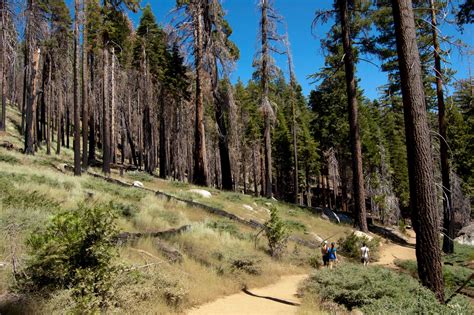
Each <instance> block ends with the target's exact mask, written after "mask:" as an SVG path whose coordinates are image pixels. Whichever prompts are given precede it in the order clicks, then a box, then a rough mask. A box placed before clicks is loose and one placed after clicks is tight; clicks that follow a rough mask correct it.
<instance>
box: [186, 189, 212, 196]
mask: <svg viewBox="0 0 474 315" xmlns="http://www.w3.org/2000/svg"><path fill="white" fill-rule="evenodd" d="M189 192H190V193H193V194H196V195H199V196H201V197H203V198H211V197H212V194H211V193H210V192H208V191H207V190H204V189H190V190H189Z"/></svg>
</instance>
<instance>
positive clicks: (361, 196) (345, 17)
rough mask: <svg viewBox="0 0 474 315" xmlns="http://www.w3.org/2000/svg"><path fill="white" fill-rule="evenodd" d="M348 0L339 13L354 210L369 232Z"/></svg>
mask: <svg viewBox="0 0 474 315" xmlns="http://www.w3.org/2000/svg"><path fill="white" fill-rule="evenodd" d="M347 2H348V0H338V7H339V14H340V19H341V26H342V43H343V46H344V56H345V58H344V66H345V73H346V86H347V100H348V107H349V108H348V110H349V127H350V138H351V149H352V172H353V176H352V178H353V185H354V187H353V190H354V202H355V204H354V210H355V219H356V225H357V227H358V228H359V229H360V230H361V231H363V232H367V231H368V228H367V218H366V210H365V190H364V177H363V176H364V174H363V171H362V146H361V143H360V135H359V121H358V110H357V90H356V79H355V74H354V54H353V51H352V42H351V34H350V24H349V23H350V21H349V12H348V11H349V10H348V3H347Z"/></svg>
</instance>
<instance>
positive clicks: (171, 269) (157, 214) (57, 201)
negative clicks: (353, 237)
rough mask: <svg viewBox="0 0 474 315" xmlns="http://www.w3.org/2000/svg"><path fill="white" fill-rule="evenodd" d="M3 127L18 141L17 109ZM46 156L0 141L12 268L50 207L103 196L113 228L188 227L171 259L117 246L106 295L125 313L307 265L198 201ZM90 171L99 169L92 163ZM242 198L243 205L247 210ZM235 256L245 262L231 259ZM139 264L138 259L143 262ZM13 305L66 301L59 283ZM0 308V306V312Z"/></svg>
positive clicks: (7, 276)
mask: <svg viewBox="0 0 474 315" xmlns="http://www.w3.org/2000/svg"><path fill="white" fill-rule="evenodd" d="M8 114H9V117H8V118H9V121H8V129H7V132H6V134H5V135H3V136H2V139H4V140H6V141H9V142H11V143H13V144H14V145H15V146H16V147H20V148H21V147H22V146H23V143H22V142H23V141H22V138H21V137H20V136H19V134H18V130H17V127H15V125H19V122H20V116H19V113H18V112H17V111H14V110H9V112H8ZM52 148H53V154H52V155H50V156H48V155H47V154H46V150H45V148H44V147H43V148H41V149H40V150H39V151H38V152H37V153H36V154H35V156H25V155H23V154H21V153H20V152H18V151H13V150H12V151H7V150H6V149H4V148H0V188H1V189H0V232H1V237H0V261H6V262H10V261H11V259H12V257H13V256H12V255H14V257H15V258H16V259H17V262H18V263H19V267H21V266H22V264H23V261H24V259H26V258H27V257H26V248H25V240H26V238H27V237H28V235H30V233H33V232H34V231H35V230H36V229H41V228H44V227H45V226H46V225H47V223H48V222H49V219H50V218H51V216H52V215H54V214H55V213H57V212H59V211H74V209H76V208H77V205H78V204H79V203H89V202H95V203H104V204H109V205H110V206H111V207H112V208H113V209H114V210H115V211H117V213H118V219H117V221H118V226H119V228H120V230H122V231H131V232H133V231H140V232H146V231H156V230H163V229H169V228H173V227H178V226H182V225H185V224H190V225H192V229H191V230H190V231H189V232H187V233H183V234H181V235H176V236H173V237H171V238H169V239H168V240H167V242H168V243H169V244H170V245H171V246H174V247H175V248H177V249H178V250H180V251H181V252H182V253H183V255H184V260H183V262H182V263H181V264H171V263H169V262H168V261H167V260H166V259H165V257H163V255H162V253H161V252H160V251H159V250H158V249H157V248H156V247H155V246H154V245H153V241H152V240H150V239H143V240H140V241H139V242H137V243H135V244H133V245H128V246H124V247H122V248H120V251H119V254H120V255H119V257H118V258H117V261H116V264H117V265H118V266H122V267H121V269H122V270H127V271H126V272H121V273H119V274H118V275H117V278H116V281H115V283H114V289H113V294H112V296H111V297H110V301H111V305H110V311H111V312H113V313H120V314H122V313H125V314H136V313H143V314H150V313H152V314H170V313H182V312H183V311H184V310H185V309H188V308H190V307H192V306H196V305H199V304H202V303H205V302H209V301H211V300H214V299H216V298H217V297H220V296H225V295H228V294H231V293H235V292H238V291H239V290H240V289H241V288H242V287H243V286H248V287H259V286H264V285H267V284H270V283H272V282H275V281H276V280H277V279H278V278H279V277H280V276H282V275H288V274H297V273H303V272H307V271H308V269H309V266H308V262H309V258H310V257H311V256H312V255H314V250H310V249H308V248H304V247H301V246H296V245H295V244H294V243H290V244H289V246H288V254H287V255H286V256H285V257H284V258H283V259H282V260H280V261H275V260H273V259H271V258H270V256H269V255H268V254H267V246H266V242H265V241H264V240H263V239H260V241H258V242H257V246H256V247H255V246H254V238H253V236H254V235H255V233H256V232H257V231H255V230H253V229H251V228H250V227H248V226H244V225H242V224H239V223H236V222H232V221H228V220H226V219H223V218H221V217H218V216H216V215H213V214H210V213H208V212H207V211H205V210H203V209H200V208H190V207H187V206H186V205H185V204H183V203H181V202H177V201H168V200H166V199H163V198H160V197H157V196H156V195H155V194H153V193H152V192H148V191H144V190H140V189H137V188H132V187H122V186H119V185H115V184H111V183H107V182H105V181H103V180H102V179H98V178H94V177H91V176H88V175H86V174H83V176H81V177H73V176H72V174H70V173H63V172H61V171H59V170H58V168H57V167H58V165H60V164H63V163H69V164H70V163H71V160H72V156H73V152H72V150H70V149H65V148H62V149H61V154H60V155H55V154H54V148H55V145H54V144H52ZM95 171H97V172H100V170H95ZM112 177H115V178H120V179H122V180H126V181H127V182H133V181H134V180H140V181H141V182H143V184H144V185H145V187H147V188H150V189H153V190H160V191H164V192H166V193H169V194H173V195H175V196H179V197H182V198H186V199H192V200H196V201H199V202H201V203H203V204H206V205H209V206H214V207H218V208H221V209H224V210H226V211H228V212H231V213H234V214H236V215H238V216H240V217H242V218H245V219H253V220H257V221H259V222H264V221H266V220H267V219H268V218H269V214H268V211H267V209H268V208H269V206H270V205H269V204H268V203H269V202H270V203H271V206H276V207H277V208H278V209H279V211H280V214H281V216H282V217H283V218H284V219H285V220H287V221H291V222H292V226H293V227H295V230H294V231H293V233H294V234H297V235H299V236H300V237H302V238H305V239H311V235H310V234H309V232H314V233H317V234H319V235H321V236H324V237H328V236H331V235H333V234H336V233H343V232H345V231H348V230H350V229H349V228H348V227H346V226H338V225H334V224H331V223H329V222H327V221H324V220H322V219H320V218H318V217H316V216H314V215H312V214H310V213H309V212H307V211H305V210H302V209H300V208H298V207H295V206H291V205H288V204H284V203H279V202H275V201H269V200H268V199H263V198H254V197H252V196H246V195H242V194H237V193H229V192H221V191H218V190H216V189H212V188H209V189H208V190H209V191H210V192H211V193H212V195H213V197H212V198H210V199H205V198H202V197H199V196H197V195H195V194H192V193H190V192H189V190H190V189H193V188H199V187H195V186H193V185H188V184H185V183H179V182H173V181H163V180H161V179H157V178H155V177H152V176H149V175H146V174H143V173H140V172H130V173H126V174H125V175H124V177H120V175H119V174H118V171H117V170H114V171H113V173H112ZM244 205H249V206H251V207H252V208H253V210H248V209H246V208H245V207H244ZM240 262H243V263H244V265H245V264H247V265H245V267H239V266H240V265H239V263H240ZM145 265H148V266H147V267H143V266H145ZM11 271H12V269H11V264H9V265H7V266H6V267H5V268H2V269H0V295H1V294H4V293H5V292H7V291H8V290H9V288H10V287H11V286H12V284H13V279H12V276H11V275H12V273H11ZM14 306H15V307H17V306H20V307H21V309H22V310H23V311H24V312H29V311H31V310H34V312H35V313H39V314H51V313H64V312H67V311H68V310H71V309H73V308H74V301H73V299H72V298H71V295H70V292H69V291H67V290H64V291H61V292H57V293H55V294H54V296H52V297H50V298H47V299H45V298H44V297H40V296H29V297H28V299H27V300H25V301H22V302H21V305H19V304H16V305H14ZM0 312H1V310H0Z"/></svg>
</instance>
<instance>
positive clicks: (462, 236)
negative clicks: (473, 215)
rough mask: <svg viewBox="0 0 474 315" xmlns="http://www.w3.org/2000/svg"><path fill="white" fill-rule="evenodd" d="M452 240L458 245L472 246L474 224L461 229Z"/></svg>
mask: <svg viewBox="0 0 474 315" xmlns="http://www.w3.org/2000/svg"><path fill="white" fill-rule="evenodd" d="M454 240H455V241H456V242H458V243H459V244H464V245H471V246H474V222H473V223H471V224H469V225H466V226H465V227H463V228H462V229H461V230H460V231H459V233H458V237H456V238H455V239H454Z"/></svg>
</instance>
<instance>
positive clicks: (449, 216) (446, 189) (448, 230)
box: [430, 0, 455, 254]
mask: <svg viewBox="0 0 474 315" xmlns="http://www.w3.org/2000/svg"><path fill="white" fill-rule="evenodd" d="M430 6H431V31H432V33H433V48H434V59H435V76H436V95H437V98H438V125H439V135H440V160H441V177H442V184H443V189H442V191H443V208H444V218H443V228H444V238H443V251H444V252H445V253H446V254H452V253H453V252H454V243H453V239H454V238H455V235H454V212H453V210H452V202H451V183H450V179H449V172H450V169H449V150H448V144H447V142H446V141H447V136H446V125H447V123H446V106H445V105H444V93H443V72H442V69H441V56H440V51H441V49H440V47H439V42H438V23H437V21H436V8H435V4H434V0H430Z"/></svg>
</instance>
